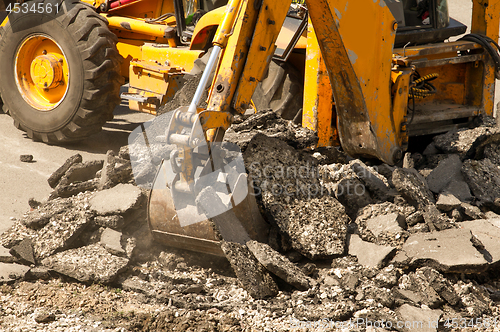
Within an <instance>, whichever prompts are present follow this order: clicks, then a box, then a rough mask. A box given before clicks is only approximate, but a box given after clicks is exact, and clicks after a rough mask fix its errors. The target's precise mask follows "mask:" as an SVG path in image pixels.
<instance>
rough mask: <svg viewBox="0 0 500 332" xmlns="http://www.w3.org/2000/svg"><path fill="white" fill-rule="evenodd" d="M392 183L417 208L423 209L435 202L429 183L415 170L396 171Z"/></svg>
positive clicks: (402, 169) (401, 169)
mask: <svg viewBox="0 0 500 332" xmlns="http://www.w3.org/2000/svg"><path fill="white" fill-rule="evenodd" d="M392 182H393V183H394V186H395V187H396V189H397V190H398V191H399V193H400V194H401V195H402V196H403V197H404V198H405V199H406V200H407V201H408V202H409V203H410V204H412V205H414V206H415V207H418V208H420V209H422V208H424V207H425V206H427V205H429V204H431V203H434V202H435V200H434V195H433V194H432V192H431V191H430V190H429V187H428V186H427V182H426V181H425V179H424V178H423V177H422V175H420V174H419V173H418V172H417V171H416V170H415V169H413V168H410V169H405V168H398V169H396V170H395V171H394V172H393V174H392Z"/></svg>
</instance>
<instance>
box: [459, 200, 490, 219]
mask: <svg viewBox="0 0 500 332" xmlns="http://www.w3.org/2000/svg"><path fill="white" fill-rule="evenodd" d="M460 207H461V209H462V210H463V213H464V214H465V215H467V216H468V217H470V218H471V219H485V218H486V216H485V215H484V213H483V212H482V211H481V209H479V208H478V207H477V206H474V205H470V204H468V203H462V204H460Z"/></svg>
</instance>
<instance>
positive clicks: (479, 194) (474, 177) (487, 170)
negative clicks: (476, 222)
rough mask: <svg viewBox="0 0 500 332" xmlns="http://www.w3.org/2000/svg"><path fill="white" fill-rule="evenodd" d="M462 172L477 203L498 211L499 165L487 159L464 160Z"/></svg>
mask: <svg viewBox="0 0 500 332" xmlns="http://www.w3.org/2000/svg"><path fill="white" fill-rule="evenodd" d="M462 173H463V175H464V177H465V181H467V183H468V184H469V187H470V189H471V191H472V193H473V194H474V196H475V197H476V199H478V200H479V204H480V205H484V206H486V207H488V208H490V209H491V210H493V211H494V212H496V213H500V204H499V199H500V167H499V166H497V165H495V164H493V163H492V162H491V161H490V160H489V159H483V160H466V161H465V162H464V164H463V166H462Z"/></svg>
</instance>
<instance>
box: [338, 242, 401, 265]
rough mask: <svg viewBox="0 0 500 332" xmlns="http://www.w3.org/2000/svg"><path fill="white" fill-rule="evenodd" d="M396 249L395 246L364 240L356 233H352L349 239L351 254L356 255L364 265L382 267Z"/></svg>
mask: <svg viewBox="0 0 500 332" xmlns="http://www.w3.org/2000/svg"><path fill="white" fill-rule="evenodd" d="M395 251H396V248H393V247H389V246H381V245H378V244H375V243H371V242H367V241H363V240H361V238H360V237H359V236H358V235H356V234H352V235H351V236H350V239H349V251H348V253H349V255H351V256H356V257H357V258H358V263H359V264H361V265H363V266H368V267H376V268H380V267H382V266H383V265H384V262H385V261H386V260H387V259H388V258H389V257H390V255H391V254H392V253H394V252H395Z"/></svg>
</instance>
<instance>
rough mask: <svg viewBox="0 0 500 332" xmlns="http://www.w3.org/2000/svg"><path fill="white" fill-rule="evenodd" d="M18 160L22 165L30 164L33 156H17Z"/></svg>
mask: <svg viewBox="0 0 500 332" xmlns="http://www.w3.org/2000/svg"><path fill="white" fill-rule="evenodd" d="M19 160H21V161H22V162H23V163H31V162H33V155H32V154H22V155H20V156H19Z"/></svg>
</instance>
